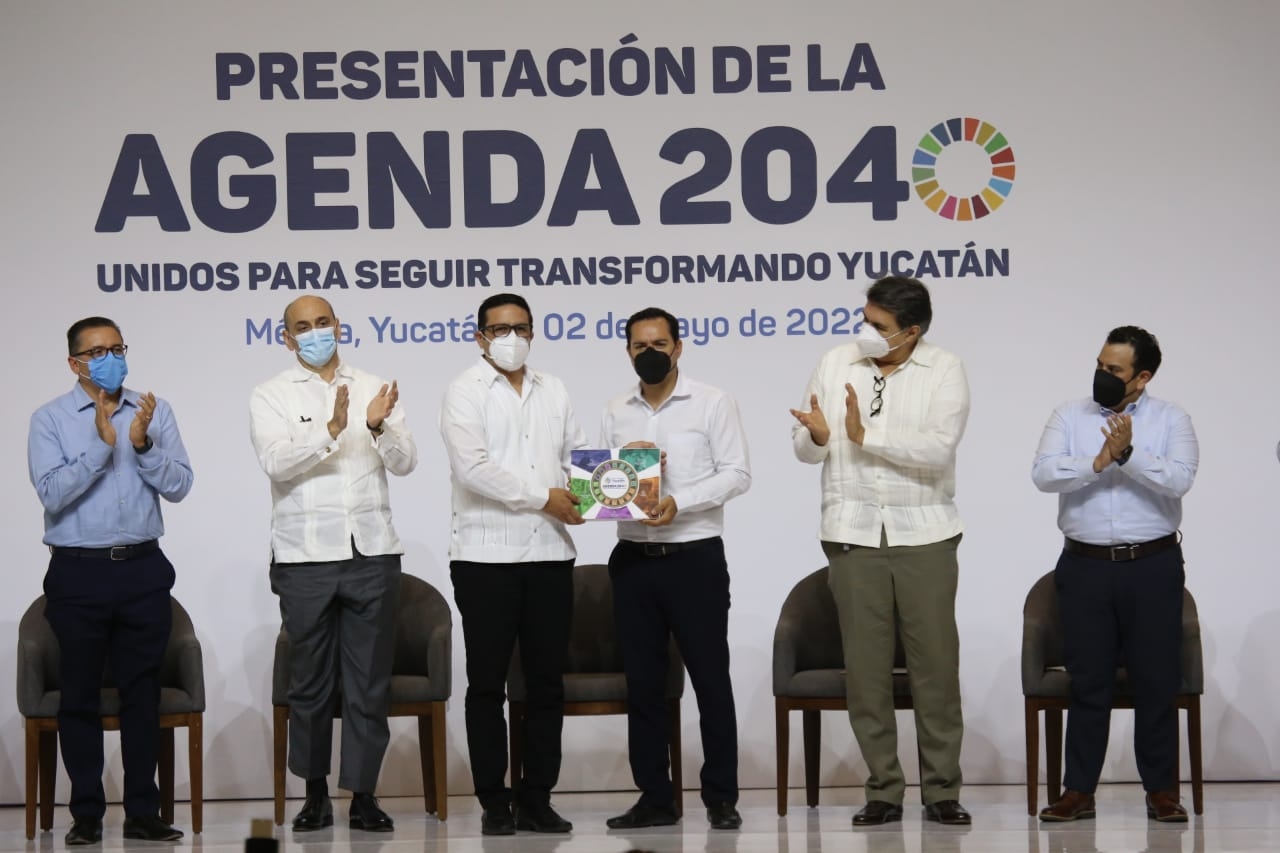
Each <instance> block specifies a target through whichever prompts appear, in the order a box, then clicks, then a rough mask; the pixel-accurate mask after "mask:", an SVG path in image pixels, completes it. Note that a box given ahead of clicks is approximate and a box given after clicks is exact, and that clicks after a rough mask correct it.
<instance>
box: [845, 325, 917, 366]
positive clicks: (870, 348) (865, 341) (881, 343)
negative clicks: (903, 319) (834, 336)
mask: <svg viewBox="0 0 1280 853" xmlns="http://www.w3.org/2000/svg"><path fill="white" fill-rule="evenodd" d="M905 331H907V330H906V329H899V330H898V331H896V332H894V333H893V334H892V335H890V336H889V337H887V338H886V337H882V336H881V334H880V333H879V332H877V331H876V329H875V326H872V325H871V324H870V323H868V322H867V321H866V320H863V321H862V325H861V326H859V327H858V331H857V332H856V333H854V336H853V342H854V343H855V344H856V345H857V347H858V351H859V352H861V353H862V354H863V356H865V357H867V358H884V357H885V356H886V355H888V354H889V353H891V352H893V351H894V350H896V349H897V348H898V347H900V346H902V344H897V345H895V346H889V341H890V340H891V339H893V338H896V337H897V336H898V335H901V334H902V333H903V332H905ZM902 343H903V344H905V343H906V341H903V342H902Z"/></svg>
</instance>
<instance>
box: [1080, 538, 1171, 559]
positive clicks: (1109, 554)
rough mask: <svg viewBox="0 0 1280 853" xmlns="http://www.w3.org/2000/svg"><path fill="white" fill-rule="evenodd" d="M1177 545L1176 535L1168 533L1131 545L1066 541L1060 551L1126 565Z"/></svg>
mask: <svg viewBox="0 0 1280 853" xmlns="http://www.w3.org/2000/svg"><path fill="white" fill-rule="evenodd" d="M1177 544H1178V534H1177V533H1170V534H1169V535H1168V536H1161V537H1160V538H1159V539H1152V540H1151V541H1150V542H1138V543H1136V544H1133V545H1089V544H1087V543H1085V542H1077V541H1076V540H1074V539H1067V540H1065V541H1064V542H1063V545H1062V550H1064V551H1066V552H1068V553H1071V554H1079V555H1080V556H1082V557H1089V558H1091V559H1094V560H1110V561H1111V562H1113V563H1127V562H1129V561H1130V560H1141V559H1142V558H1143V557H1150V556H1151V555H1153V554H1159V553H1160V552H1161V551H1168V550H1169V549H1170V548H1172V547H1173V546H1175V545H1177Z"/></svg>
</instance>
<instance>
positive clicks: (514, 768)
mask: <svg viewBox="0 0 1280 853" xmlns="http://www.w3.org/2000/svg"><path fill="white" fill-rule="evenodd" d="M507 705H508V708H507V748H508V749H509V750H510V752H511V796H512V797H515V796H516V787H517V785H519V783H520V771H521V768H523V767H524V703H523V702H508V703H507Z"/></svg>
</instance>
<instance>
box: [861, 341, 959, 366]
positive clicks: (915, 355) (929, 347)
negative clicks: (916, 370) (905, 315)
mask: <svg viewBox="0 0 1280 853" xmlns="http://www.w3.org/2000/svg"><path fill="white" fill-rule="evenodd" d="M850 346H852V347H854V353H855V358H854V359H853V361H852V362H851V363H852V364H857V363H858V362H859V361H865V362H867V363H868V364H871V365H872V366H876V365H875V362H874V361H873V360H872V359H871V357H870V356H866V355H861V354H860V353H859V352H858V350H857V345H856V344H850ZM938 352H939V350H938V348H937V347H935V346H934V345H933V344H931V343H929V342H928V341H921V342H920V343H918V344H916V348H915V349H913V350H912V351H911V355H909V356H907V360H906V361H904V362H903V363H902V364H900V365H898V369H899V370H901V369H902V367H903V366H904V365H906V364H909V363H910V362H913V361H914V362H915V363H916V364H919V365H920V366H921V367H933V365H934V362H935V361H936V360H937V358H938Z"/></svg>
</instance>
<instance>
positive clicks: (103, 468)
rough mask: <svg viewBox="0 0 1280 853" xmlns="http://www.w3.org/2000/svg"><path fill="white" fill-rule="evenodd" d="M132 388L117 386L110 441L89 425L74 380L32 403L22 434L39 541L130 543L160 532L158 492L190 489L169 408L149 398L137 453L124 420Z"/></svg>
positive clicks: (85, 400)
mask: <svg viewBox="0 0 1280 853" xmlns="http://www.w3.org/2000/svg"><path fill="white" fill-rule="evenodd" d="M138 396H139V395H138V392H136V391H131V390H129V389H128V388H125V389H124V390H123V391H122V392H121V394H120V406H119V407H118V408H117V409H116V411H115V413H114V414H113V415H112V416H111V423H112V425H113V426H115V428H116V443H115V446H114V447H110V446H108V445H107V444H106V443H105V442H103V440H102V439H101V438H99V437H98V428H97V427H96V426H95V425H94V402H93V400H92V399H91V398H90V397H89V395H88V394H87V393H86V392H85V390H84V388H82V387H81V386H80V383H78V382H77V383H76V385H75V387H74V388H72V389H71V390H70V391H69V392H67V393H66V394H63V395H62V396H61V397H57V398H55V399H53V400H51V401H49V402H48V403H46V404H45V405H43V406H41V407H40V408H39V409H36V411H35V414H33V415H32V416H31V428H30V431H29V432H28V434H27V467H28V470H29V471H30V474H31V484H32V485H34V486H35V487H36V494H37V495H39V497H40V503H41V504H43V505H44V542H45V544H47V545H61V546H64V547H73V548H109V547H112V546H113V545H131V544H133V543H135V542H146V541H147V540H150V539H158V538H160V537H161V536H162V535H164V520H163V519H162V518H161V516H160V498H161V497H164V498H165V499H166V500H168V501H172V502H175V503H176V502H177V501H180V500H182V499H183V498H185V497H186V496H187V492H189V491H191V479H192V474H191V463H190V462H189V461H188V460H187V450H186V448H185V447H183V446H182V436H180V435H179V434H178V424H177V421H175V420H174V418H173V410H172V409H171V408H169V404H168V403H166V402H165V401H164V400H156V409H155V413H154V414H153V415H152V417H151V424H150V426H149V427H148V429H147V435H148V436H149V437H150V438H151V441H152V444H153V446H152V448H151V449H150V450H148V451H147V452H146V453H138V452H137V451H135V450H134V449H133V444H132V443H130V441H129V425H130V424H132V423H133V418H134V416H135V415H136V414H137V413H138Z"/></svg>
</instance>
